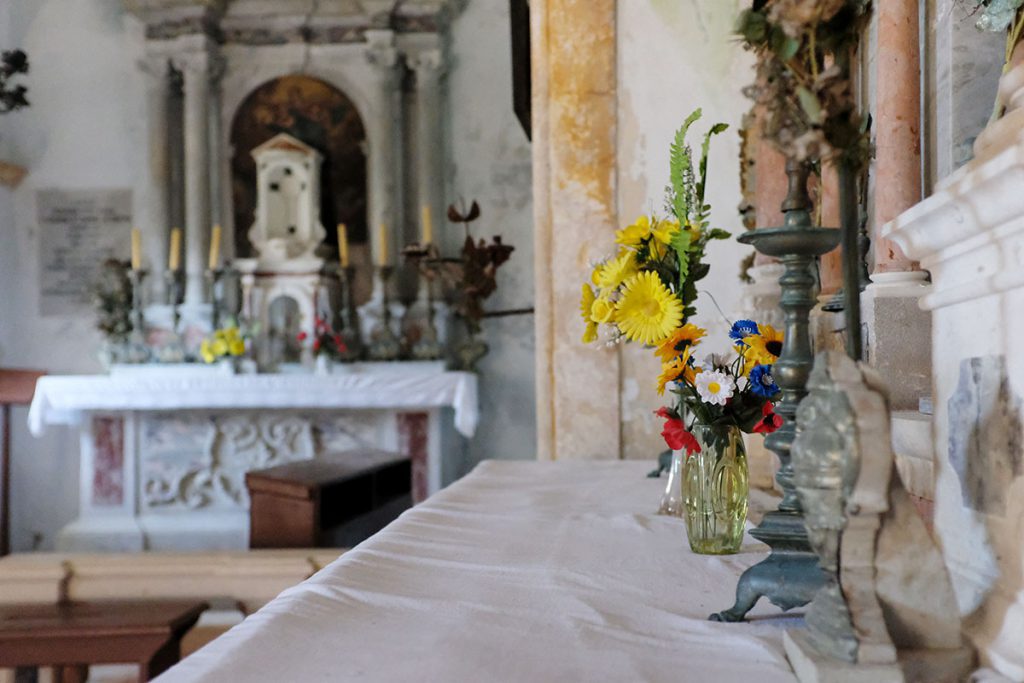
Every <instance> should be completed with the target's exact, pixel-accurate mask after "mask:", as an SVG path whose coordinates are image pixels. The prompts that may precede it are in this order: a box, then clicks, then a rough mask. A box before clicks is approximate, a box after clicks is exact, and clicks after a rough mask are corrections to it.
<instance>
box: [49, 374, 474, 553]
mask: <svg viewBox="0 0 1024 683" xmlns="http://www.w3.org/2000/svg"><path fill="white" fill-rule="evenodd" d="M396 367H397V365H396ZM446 409H451V410H452V411H453V412H454V420H453V421H452V422H450V423H449V422H448V421H447V420H442V415H441V413H442V411H443V410H446ZM477 410H478V407H477V381H476V376H475V375H473V374H470V373H464V372H404V373H403V372H395V371H394V370H391V371H379V372H374V371H367V372H356V373H352V374H343V375H323V376H320V375H310V374H305V375H227V376H224V375H217V374H209V375H202V374H198V375H191V376H189V375H176V374H170V373H165V374H157V375H154V376H147V375H145V374H142V375H139V376H124V377H122V376H65V377H57V376H54V377H44V378H42V379H41V380H40V381H39V383H38V385H37V387H36V393H35V398H34V400H33V403H32V406H31V408H30V410H29V428H30V429H31V431H32V432H33V433H34V434H37V435H38V434H40V433H42V431H43V430H44V429H45V428H46V426H47V425H53V424H64V425H80V430H81V439H80V447H81V481H80V500H79V518H78V519H77V520H75V521H74V522H72V523H71V524H69V525H68V526H66V527H65V528H64V529H63V530H62V531H61V534H60V536H59V537H58V540H57V546H58V549H59V550H68V551H72V550H73V551H89V550H120V551H131V550H199V549H234V548H245V547H246V546H247V545H248V531H249V518H248V497H247V494H246V491H245V484H244V478H245V473H246V472H247V471H249V470H253V469H260V468H263V467H270V466H273V465H277V464H281V463H284V462H289V461H292V460H302V459H310V458H315V457H317V455H318V454H320V453H326V452H337V451H342V450H347V449H352V448H366V447H372V448H383V449H387V450H392V451H396V452H401V453H404V454H406V455H408V456H409V457H410V458H411V459H412V464H413V498H414V500H417V501H419V500H422V499H424V498H426V497H427V496H428V495H430V494H431V493H433V492H435V491H437V490H439V489H440V488H441V486H442V485H444V484H446V483H448V482H450V481H451V480H452V479H453V478H454V477H455V476H457V475H458V474H459V472H458V470H459V468H460V467H461V466H462V464H463V463H462V462H461V459H462V453H463V451H464V446H465V442H464V439H460V438H458V437H457V436H456V435H455V434H454V431H457V432H458V433H459V434H461V436H462V437H466V438H468V437H471V436H472V435H473V433H474V431H475V429H476V423H477ZM452 426H454V428H455V429H454V430H453V429H452V428H451V427H452Z"/></svg>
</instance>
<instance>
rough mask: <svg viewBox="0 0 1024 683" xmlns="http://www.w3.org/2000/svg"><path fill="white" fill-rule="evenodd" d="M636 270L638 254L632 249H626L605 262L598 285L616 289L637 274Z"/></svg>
mask: <svg viewBox="0 0 1024 683" xmlns="http://www.w3.org/2000/svg"><path fill="white" fill-rule="evenodd" d="M636 272H637V265H636V255H635V254H634V253H633V252H631V251H624V252H622V253H621V254H619V255H618V256H617V257H616V258H613V259H612V260H611V261H608V262H607V263H605V264H604V266H603V267H602V268H601V273H600V275H599V276H598V278H597V285H598V286H599V287H600V288H601V289H604V290H610V289H615V288H617V287H618V286H619V285H621V284H622V283H623V282H625V281H626V280H628V279H629V278H631V277H632V276H634V275H636Z"/></svg>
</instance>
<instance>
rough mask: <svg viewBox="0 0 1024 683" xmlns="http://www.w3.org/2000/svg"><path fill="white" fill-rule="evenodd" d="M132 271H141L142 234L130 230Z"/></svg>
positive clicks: (136, 230) (133, 229)
mask: <svg viewBox="0 0 1024 683" xmlns="http://www.w3.org/2000/svg"><path fill="white" fill-rule="evenodd" d="M132 270H142V233H140V232H139V229H138V228H132Z"/></svg>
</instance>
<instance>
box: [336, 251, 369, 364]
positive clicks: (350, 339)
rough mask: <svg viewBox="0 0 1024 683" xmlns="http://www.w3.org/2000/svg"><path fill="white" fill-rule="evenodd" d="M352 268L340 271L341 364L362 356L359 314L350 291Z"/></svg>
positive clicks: (354, 271)
mask: <svg viewBox="0 0 1024 683" xmlns="http://www.w3.org/2000/svg"><path fill="white" fill-rule="evenodd" d="M355 274H356V269H355V267H354V266H344V267H343V268H342V269H341V310H340V311H339V314H340V317H341V330H340V332H341V339H342V341H343V342H344V343H345V351H344V352H342V353H341V354H339V355H340V356H341V360H342V361H343V362H347V363H351V362H354V361H357V360H359V359H360V358H361V357H362V355H363V351H364V349H363V337H362V334H361V333H360V331H359V312H358V311H357V310H356V298H355V296H354V292H353V291H352V282H353V281H354V280H355Z"/></svg>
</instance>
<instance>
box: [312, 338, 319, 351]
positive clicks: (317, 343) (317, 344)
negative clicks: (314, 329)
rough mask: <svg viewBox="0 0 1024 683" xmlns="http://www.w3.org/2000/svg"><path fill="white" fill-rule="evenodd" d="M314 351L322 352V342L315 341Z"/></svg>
mask: <svg viewBox="0 0 1024 683" xmlns="http://www.w3.org/2000/svg"><path fill="white" fill-rule="evenodd" d="M313 350H314V351H319V350H320V340H319V339H314V340H313Z"/></svg>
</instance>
